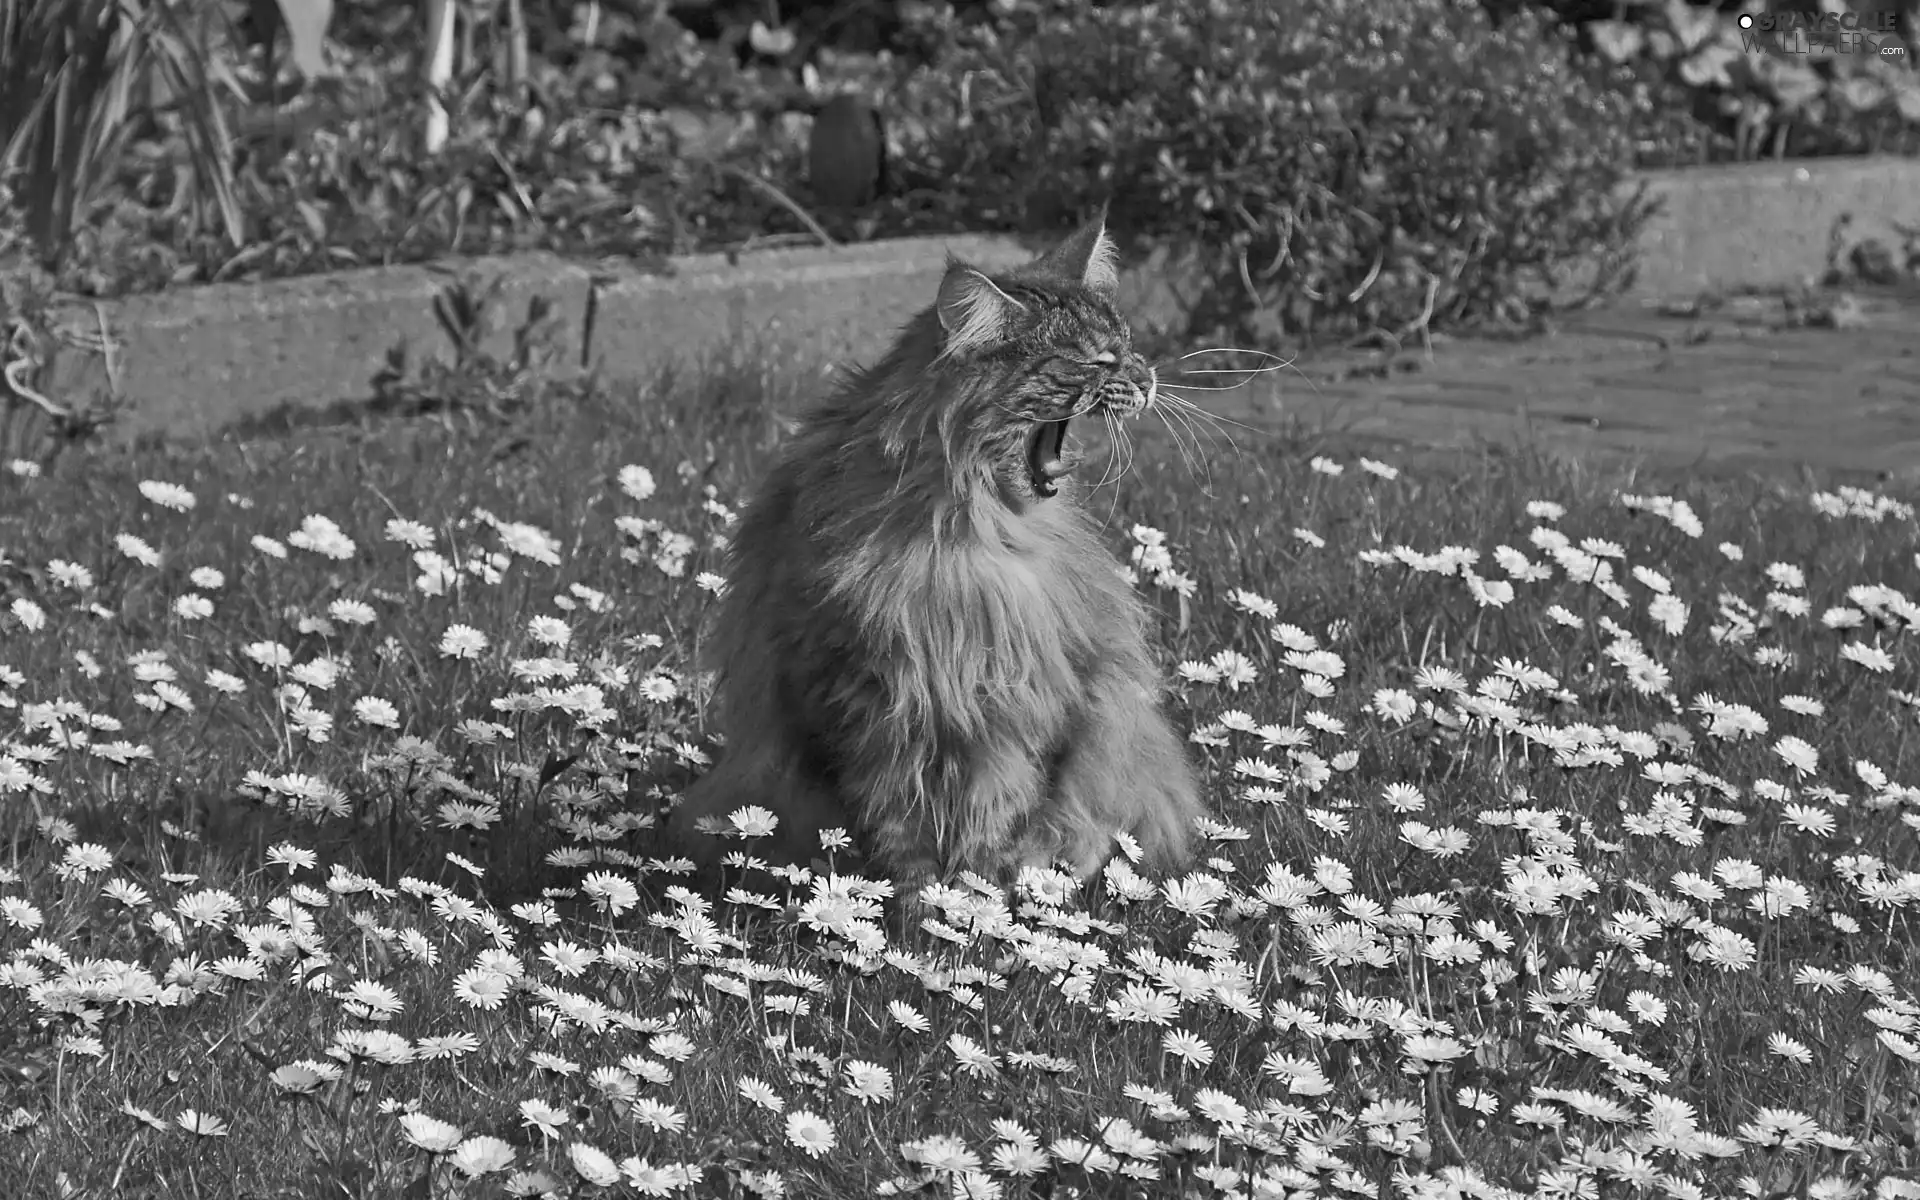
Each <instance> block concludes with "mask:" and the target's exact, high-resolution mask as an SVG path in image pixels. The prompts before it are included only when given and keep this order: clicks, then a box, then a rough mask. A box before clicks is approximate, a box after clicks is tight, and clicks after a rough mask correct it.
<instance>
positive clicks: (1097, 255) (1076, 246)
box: [1040, 204, 1120, 299]
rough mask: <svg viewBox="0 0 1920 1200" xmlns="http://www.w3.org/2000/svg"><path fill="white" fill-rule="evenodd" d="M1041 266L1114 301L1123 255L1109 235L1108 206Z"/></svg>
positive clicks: (1057, 247)
mask: <svg viewBox="0 0 1920 1200" xmlns="http://www.w3.org/2000/svg"><path fill="white" fill-rule="evenodd" d="M1040 264H1041V265H1044V266H1045V267H1046V268H1047V269H1048V270H1050V271H1052V272H1053V273H1054V274H1055V275H1058V276H1060V277H1061V278H1063V279H1071V280H1073V281H1074V282H1076V283H1078V284H1080V285H1081V286H1082V287H1084V288H1086V289H1087V290H1088V291H1090V292H1094V293H1096V294H1098V295H1101V296H1105V297H1107V298H1108V299H1112V298H1113V293H1114V291H1115V289H1117V288H1118V287H1119V286H1120V252H1119V249H1118V247H1116V246H1115V245H1114V244H1113V239H1112V238H1110V237H1108V236H1107V206H1106V205H1104V204H1102V205H1101V206H1100V211H1099V212H1097V213H1095V214H1094V215H1093V219H1092V220H1090V221H1088V222H1087V223H1086V224H1085V225H1082V226H1081V227H1080V228H1078V229H1076V230H1074V232H1073V234H1072V235H1071V236H1069V237H1068V238H1067V240H1066V241H1064V242H1061V243H1060V244H1059V245H1058V246H1055V247H1054V248H1053V249H1052V250H1050V251H1048V252H1047V253H1046V254H1045V255H1044V256H1042V257H1041V259H1040Z"/></svg>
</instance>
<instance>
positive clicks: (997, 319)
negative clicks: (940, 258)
mask: <svg viewBox="0 0 1920 1200" xmlns="http://www.w3.org/2000/svg"><path fill="white" fill-rule="evenodd" d="M933 310H934V312H935V313H937V314H939V317H940V328H941V330H942V331H943V332H944V333H945V334H946V335H947V336H946V347H945V351H944V352H945V353H947V354H959V353H965V352H967V351H971V350H979V349H983V348H985V347H987V346H991V345H994V344H995V343H997V342H1003V341H1005V340H1006V339H1007V335H1008V334H1009V333H1010V332H1011V330H1012V326H1013V323H1014V322H1015V321H1016V320H1017V319H1019V317H1020V316H1021V314H1023V313H1025V312H1026V311H1027V310H1026V306H1025V305H1023V304H1021V303H1020V302H1019V301H1018V300H1015V299H1014V298H1013V297H1012V296H1009V295H1007V294H1006V293H1005V292H1003V291H1001V290H1000V286H999V285H998V284H996V283H994V281H993V280H991V279H988V278H987V277H986V276H985V275H983V274H981V273H980V272H979V271H977V270H975V269H974V268H972V267H970V266H968V265H967V264H965V263H963V262H954V261H949V262H948V263H947V273H946V276H945V277H944V278H942V279H941V280H940V298H939V299H938V300H937V301H935V302H934V306H933Z"/></svg>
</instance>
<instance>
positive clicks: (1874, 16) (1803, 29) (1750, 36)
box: [1738, 12, 1913, 66]
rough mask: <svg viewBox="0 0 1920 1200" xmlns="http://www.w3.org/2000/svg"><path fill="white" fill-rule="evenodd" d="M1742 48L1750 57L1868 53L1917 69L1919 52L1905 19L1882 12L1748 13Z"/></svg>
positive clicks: (1742, 23) (1741, 21)
mask: <svg viewBox="0 0 1920 1200" xmlns="http://www.w3.org/2000/svg"><path fill="white" fill-rule="evenodd" d="M1738 24H1739V26H1740V41H1741V45H1742V48H1743V49H1744V50H1746V51H1747V53H1749V54H1753V53H1758V52H1761V51H1767V50H1771V51H1773V52H1774V53H1776V54H1820V53H1825V54H1867V55H1872V56H1874V57H1877V58H1879V59H1880V60H1882V61H1883V62H1892V63H1899V64H1900V65H1902V66H1911V65H1913V50H1912V47H1910V46H1908V45H1907V39H1906V38H1904V37H1902V36H1901V35H1900V30H1899V27H1898V26H1899V18H1898V17H1897V16H1896V14H1894V13H1892V12H1876V13H1867V14H1861V13H1853V12H1848V13H1803V12H1777V13H1759V14H1754V13H1742V14H1741V15H1740V19H1739V21H1738Z"/></svg>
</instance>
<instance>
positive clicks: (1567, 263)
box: [911, 0, 1648, 341]
mask: <svg viewBox="0 0 1920 1200" xmlns="http://www.w3.org/2000/svg"><path fill="white" fill-rule="evenodd" d="M952 37H953V44H954V49H953V50H952V52H951V53H949V54H948V55H946V56H945V58H944V59H943V61H941V62H940V63H938V64H937V66H938V70H937V71H935V72H931V73H929V74H928V75H926V76H925V77H924V81H923V82H922V83H921V85H920V86H918V87H916V88H914V89H912V91H911V97H912V101H911V102H912V105H913V107H914V108H915V109H916V110H917V115H918V117H919V119H920V128H921V130H922V131H923V140H922V143H921V145H920V146H919V148H918V149H919V151H920V154H919V157H920V159H921V167H922V170H923V172H925V173H926V174H927V175H929V176H931V177H933V178H937V179H938V180H939V181H940V185H939V186H941V187H943V188H944V194H943V197H942V199H943V201H944V203H946V204H949V205H951V206H953V208H954V209H955V210H956V211H959V212H966V213H971V214H976V215H982V216H991V217H994V218H997V219H998V220H999V221H1000V222H1002V223H1004V224H1007V225H1011V226H1015V227H1026V226H1033V227H1045V226H1049V225H1052V224H1055V223H1057V222H1058V221H1059V220H1060V219H1062V217H1063V216H1064V215H1065V213H1067V212H1071V211H1074V210H1083V209H1085V208H1087V207H1090V206H1092V205H1094V204H1097V203H1099V202H1101V201H1103V200H1107V199H1108V198H1111V202H1112V209H1111V214H1112V215H1111V222H1112V225H1113V226H1114V227H1115V228H1116V229H1120V230H1125V231H1127V232H1128V233H1130V234H1131V235H1133V236H1136V237H1139V238H1142V239H1144V240H1146V241H1148V242H1150V243H1162V244H1166V245H1170V246H1175V247H1181V248H1184V251H1185V252H1187V253H1189V254H1191V255H1193V256H1197V259H1198V263H1197V266H1198V268H1199V269H1198V270H1197V271H1196V272H1195V274H1196V275H1197V277H1198V279H1199V280H1200V284H1199V286H1200V287H1201V289H1202V294H1201V295H1199V296H1198V297H1196V298H1195V314H1196V319H1197V321H1198V323H1199V325H1200V327H1201V328H1202V329H1206V330H1212V329H1216V328H1217V329H1222V330H1225V331H1227V332H1229V333H1235V334H1238V335H1240V336H1243V337H1246V336H1252V337H1254V338H1256V339H1259V340H1266V341H1272V340H1274V339H1275V338H1276V337H1277V336H1278V335H1280V334H1282V333H1285V334H1287V335H1298V334H1302V333H1307V334H1314V335H1333V336H1349V335H1361V334H1378V333H1385V334H1388V335H1389V336H1392V337H1402V336H1406V335H1407V334H1410V333H1414V332H1417V331H1421V330H1424V329H1425V328H1426V327H1427V326H1428V325H1429V324H1430V323H1437V322H1440V321H1449V322H1459V321H1466V320H1479V319H1486V318H1497V319H1502V320H1509V319H1514V318H1518V317H1522V316H1524V315H1525V313H1526V311H1527V309H1528V308H1530V307H1532V306H1533V303H1534V300H1535V299H1537V298H1540V297H1544V296H1545V295H1546V294H1548V293H1549V292H1550V291H1551V290H1552V289H1554V288H1555V287H1558V286H1560V285H1561V284H1562V283H1563V282H1564V278H1565V277H1566V276H1567V275H1568V274H1569V273H1570V272H1581V273H1584V276H1585V278H1586V279H1587V281H1588V282H1589V283H1590V284H1591V285H1592V286H1593V287H1596V288H1600V289H1605V288H1607V287H1611V286H1613V285H1615V284H1617V283H1618V282H1620V281H1621V279H1622V278H1623V275H1622V271H1621V266H1622V264H1623V263H1624V261H1625V258H1626V255H1627V254H1628V252H1629V249H1630V247H1631V245H1632V240H1633V237H1634V234H1635V232H1636V230H1637V227H1638V226H1639V224H1640V222H1641V221H1642V220H1643V219H1644V217H1645V216H1646V214H1647V211H1648V209H1647V205H1646V204H1645V203H1643V202H1642V201H1640V200H1638V199H1635V198H1633V197H1630V196H1625V195H1623V194H1622V192H1621V187H1620V185H1621V181H1622V179H1623V176H1624V175H1625V172H1626V170H1627V169H1628V168H1629V167H1630V166H1631V165H1632V159H1633V144H1632V139H1631V136H1630V133H1629V127H1630V124H1631V122H1630V121H1629V119H1628V118H1629V115H1630V112H1631V107H1630V104H1629V101H1628V99H1627V98H1626V97H1625V96H1624V95H1623V94H1622V93H1621V92H1620V91H1619V90H1617V89H1615V88H1614V87H1612V86H1610V83H1609V80H1608V79H1606V78H1605V77H1604V76H1603V75H1602V74H1601V73H1599V72H1596V71H1593V70H1591V69H1589V68H1587V67H1584V66H1582V65H1579V64H1577V63H1576V62H1575V61H1574V60H1573V58H1572V57H1571V56H1570V55H1569V54H1568V53H1567V47H1566V45H1565V37H1564V35H1562V34H1559V33H1557V32H1556V31H1555V30H1554V29H1552V28H1551V27H1550V25H1549V23H1548V22H1547V21H1545V20H1544V19H1542V18H1540V17H1538V16H1537V15H1533V14H1527V13H1521V14H1518V15H1516V16H1514V17H1513V18H1512V19H1510V20H1508V21H1506V22H1504V23H1503V24H1502V25H1501V26H1500V27H1499V28H1495V27H1494V26H1493V24H1492V23H1491V22H1490V21H1489V19H1488V18H1487V16H1486V14H1485V13H1484V12H1483V10H1482V9H1481V7H1480V6H1479V5H1478V4H1475V3H1465V2H1459V0H1387V2H1384V3H1365V4H1362V3H1357V2H1355V0H1302V2H1301V3H1298V4H1293V5H1287V6H1284V7H1282V6H1270V5H1249V4H1239V3H1232V2H1230V0H1211V2H1209V3H1203V4H1191V5H1175V4H1165V5H1153V4H1149V5H1142V6H1138V7H1124V8H1123V7H1114V8H1090V7H1088V6H1087V5H1085V4H1083V3H1075V2H1072V0H1052V2H1050V3H1046V4H1042V5H1038V6H1035V7H1034V8H1033V9H1032V10H1030V15H1029V16H1028V17H1027V18H1026V19H1024V20H1022V21H1019V22H1016V23H1012V24H1010V25H1008V26H1006V27H995V26H992V25H976V26H973V27H971V28H964V29H963V28H955V29H954V30H953V33H952ZM952 81H957V82H958V86H957V87H956V86H952Z"/></svg>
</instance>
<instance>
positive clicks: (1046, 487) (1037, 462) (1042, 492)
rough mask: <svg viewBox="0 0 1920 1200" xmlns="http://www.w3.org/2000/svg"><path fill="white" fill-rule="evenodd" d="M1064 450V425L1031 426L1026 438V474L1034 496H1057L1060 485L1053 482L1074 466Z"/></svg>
mask: <svg viewBox="0 0 1920 1200" xmlns="http://www.w3.org/2000/svg"><path fill="white" fill-rule="evenodd" d="M1066 446H1067V423H1066V421H1064V420H1060V421H1035V422H1034V423H1033V432H1032V433H1031V434H1029V435H1027V470H1028V472H1029V474H1030V477H1031V478H1032V480H1033V490H1034V494H1035V495H1039V496H1054V495H1058V494H1059V492H1060V485H1059V484H1057V483H1055V482H1054V481H1055V480H1057V479H1059V478H1060V477H1061V476H1062V475H1065V474H1066V473H1067V472H1069V471H1071V470H1072V469H1073V464H1071V463H1069V462H1068V461H1067V456H1066Z"/></svg>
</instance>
